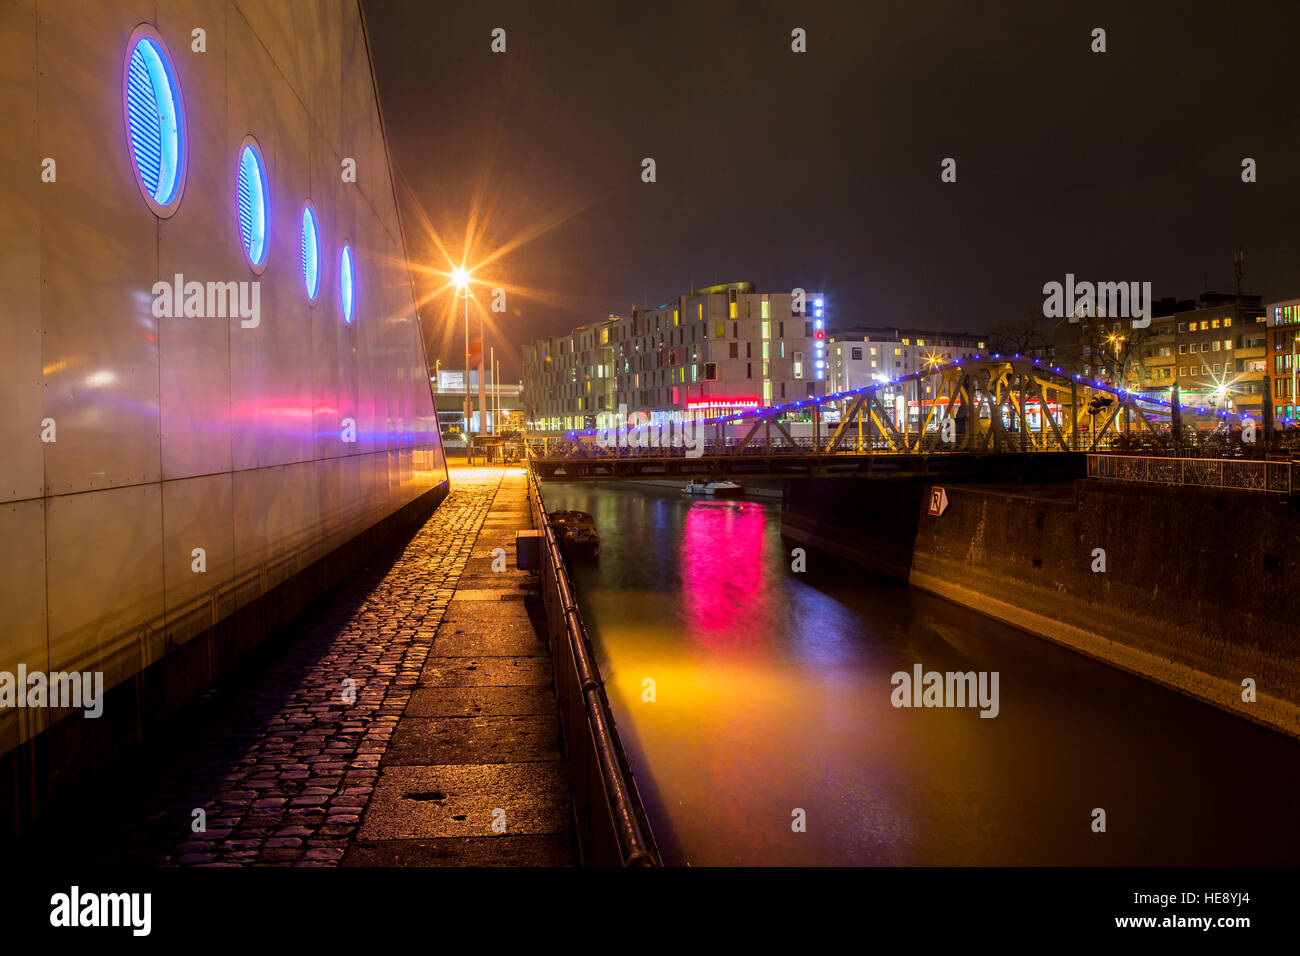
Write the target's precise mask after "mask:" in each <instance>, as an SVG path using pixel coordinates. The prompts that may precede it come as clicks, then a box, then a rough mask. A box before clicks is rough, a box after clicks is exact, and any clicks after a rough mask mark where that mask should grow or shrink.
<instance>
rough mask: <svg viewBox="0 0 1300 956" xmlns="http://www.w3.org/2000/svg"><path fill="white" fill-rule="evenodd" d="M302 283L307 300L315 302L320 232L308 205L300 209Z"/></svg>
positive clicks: (317, 288)
mask: <svg viewBox="0 0 1300 956" xmlns="http://www.w3.org/2000/svg"><path fill="white" fill-rule="evenodd" d="M302 281H303V284H304V285H305V286H306V287H307V298H309V299H311V301H313V302H315V301H316V293H317V292H319V291H320V231H319V230H318V229H317V228H316V213H314V212H313V211H312V208H311V204H310V203H308V204H307V205H306V206H303V207H302Z"/></svg>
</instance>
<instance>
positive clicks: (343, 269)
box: [339, 246, 353, 325]
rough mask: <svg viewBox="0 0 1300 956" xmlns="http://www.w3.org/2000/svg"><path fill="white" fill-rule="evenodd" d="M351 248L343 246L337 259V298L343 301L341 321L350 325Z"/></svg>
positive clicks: (351, 292) (351, 291) (351, 290)
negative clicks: (341, 253)
mask: <svg viewBox="0 0 1300 956" xmlns="http://www.w3.org/2000/svg"><path fill="white" fill-rule="evenodd" d="M352 286H353V279H352V247H351V246H344V247H343V255H342V256H340V257H339V297H340V298H341V299H342V301H343V321H344V322H346V323H348V324H349V325H351V324H352V294H353V288H352Z"/></svg>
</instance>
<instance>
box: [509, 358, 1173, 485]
mask: <svg viewBox="0 0 1300 956" xmlns="http://www.w3.org/2000/svg"><path fill="white" fill-rule="evenodd" d="M1171 409H1172V407H1171V403H1170V402H1169V400H1168V399H1163V398H1158V397H1154V396H1152V395H1150V394H1143V393H1138V392H1132V391H1127V390H1125V389H1122V388H1116V387H1115V386H1113V385H1110V384H1108V383H1106V382H1102V381H1094V380H1088V379H1085V378H1083V377H1082V376H1079V375H1070V374H1067V373H1066V372H1065V371H1063V370H1062V369H1061V368H1060V367H1059V366H1053V365H1051V364H1050V363H1047V362H1045V361H1043V360H1041V359H1031V358H1026V357H1022V356H1013V357H1011V358H1002V357H999V356H992V357H984V358H976V359H965V360H961V361H954V362H951V363H947V364H939V365H935V366H933V367H932V368H929V369H927V370H925V371H920V372H916V373H913V374H911V375H908V376H904V377H902V378H898V379H894V380H892V381H886V382H878V383H875V384H872V385H869V386H863V387H861V388H856V389H850V390H848V391H843V392H836V393H834V394H830V395H825V396H819V397H809V398H806V399H801V400H798V401H793V402H788V403H786V404H783V405H774V406H771V407H766V408H762V407H755V408H753V409H747V410H742V411H739V412H734V413H731V414H726V415H718V416H713V417H708V418H698V419H695V420H690V421H687V422H685V423H676V422H672V421H664V422H661V423H654V424H641V425H635V424H633V425H629V426H622V427H619V428H606V429H596V428H592V429H586V430H583V431H580V432H568V433H566V434H564V435H560V436H544V435H528V436H526V437H525V443H526V445H527V454H528V459H529V462H530V465H531V467H532V468H533V470H534V471H536V472H537V474H538V475H539V477H542V478H564V479H584V478H585V479H609V478H619V479H623V478H643V479H652V478H665V477H673V478H676V477H683V478H688V477H700V478H710V479H715V480H716V479H724V478H731V477H739V476H748V477H763V476H772V477H791V476H800V475H801V476H812V477H839V476H848V475H854V474H880V475H882V476H884V475H895V476H906V475H933V476H942V475H953V476H966V477H971V478H976V477H979V478H999V477H1000V478H1012V477H1034V478H1062V477H1072V476H1077V475H1080V474H1082V471H1083V468H1084V457H1085V455H1086V453H1087V452H1096V451H1104V450H1106V449H1108V448H1110V447H1111V446H1112V445H1114V444H1115V443H1116V441H1117V440H1119V439H1120V438H1121V437H1126V438H1129V439H1132V438H1135V437H1137V436H1138V435H1141V434H1143V433H1145V434H1147V435H1149V436H1151V437H1152V438H1153V439H1154V440H1155V441H1156V442H1161V443H1163V442H1166V441H1168V440H1169V437H1170V418H1171ZM801 433H803V434H801Z"/></svg>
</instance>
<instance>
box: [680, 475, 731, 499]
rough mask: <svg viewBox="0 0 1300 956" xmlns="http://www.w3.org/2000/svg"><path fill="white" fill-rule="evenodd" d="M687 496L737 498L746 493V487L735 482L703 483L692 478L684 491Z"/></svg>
mask: <svg viewBox="0 0 1300 956" xmlns="http://www.w3.org/2000/svg"><path fill="white" fill-rule="evenodd" d="M682 493H683V494H687V495H709V496H710V497H713V498H735V497H736V496H738V495H743V494H744V493H745V486H744V485H742V484H739V483H738V482H735V481H702V480H700V479H698V478H692V479H691V480H690V481H688V482H686V487H684V488H683V489H682Z"/></svg>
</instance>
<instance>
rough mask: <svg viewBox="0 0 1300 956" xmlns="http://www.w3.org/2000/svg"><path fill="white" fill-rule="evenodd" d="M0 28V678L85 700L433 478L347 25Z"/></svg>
mask: <svg viewBox="0 0 1300 956" xmlns="http://www.w3.org/2000/svg"><path fill="white" fill-rule="evenodd" d="M0 17H2V18H3V21H2V22H0V27H2V29H0V71H3V95H0V118H2V121H3V122H2V125H3V128H4V129H5V131H6V135H5V136H4V137H3V139H2V140H0V164H3V165H2V167H0V168H2V169H3V185H0V223H3V228H2V230H0V288H3V289H4V290H5V293H6V294H5V298H4V302H3V305H2V306H0V324H2V325H3V327H4V343H5V345H4V350H3V352H0V362H2V363H3V368H2V369H0V372H2V374H0V403H2V404H3V407H4V408H5V409H6V413H7V414H5V415H4V416H3V417H0V444H2V446H3V449H4V451H3V454H2V455H0V608H3V609H4V616H5V623H4V629H3V631H2V632H0V634H2V637H0V672H6V673H10V674H12V673H15V672H17V671H18V670H19V668H20V667H23V668H25V669H26V670H27V671H44V672H51V671H100V672H102V673H103V675H104V685H105V688H106V690H107V689H108V688H112V687H114V686H116V685H120V684H122V683H123V682H124V681H128V680H131V679H139V678H140V675H141V674H142V673H144V672H145V670H146V669H147V668H149V667H150V666H151V665H153V664H155V663H156V662H159V661H162V660H165V659H168V658H169V657H173V656H175V655H177V654H178V653H179V651H180V650H182V649H184V648H185V646H186V645H187V642H190V641H191V640H193V639H195V638H196V637H197V636H199V635H202V634H204V633H205V632H208V631H209V629H211V628H212V627H213V626H214V625H216V624H217V623H218V622H220V621H223V620H225V619H228V618H229V617H230V616H231V615H232V614H234V613H235V612H236V611H238V610H239V609H240V608H243V607H246V606H248V605H250V603H252V602H255V601H257V600H258V599H259V598H261V597H262V596H264V595H266V594H268V592H271V591H272V590H273V589H275V588H276V587H277V585H281V584H282V583H284V582H286V581H288V580H290V579H291V578H293V577H294V576H295V575H296V574H297V573H298V572H300V571H303V570H304V569H306V568H308V567H309V566H312V565H313V563H314V562H317V561H318V559H321V558H323V557H324V556H325V555H327V554H328V553H330V552H332V551H334V549H337V548H339V547H340V546H341V545H344V544H345V543H346V542H349V541H350V539H354V538H355V537H356V536H357V535H359V534H361V533H363V532H369V531H370V530H371V529H373V528H374V527H375V526H376V524H377V523H379V522H382V521H385V520H387V519H389V518H390V517H391V516H393V515H394V514H395V513H397V512H399V511H401V509H403V508H405V507H407V506H410V505H411V504H412V503H413V502H417V500H424V499H425V498H426V497H432V496H436V494H437V493H438V492H439V490H440V489H445V487H446V471H445V463H444V460H443V455H442V449H441V446H440V444H439V437H438V432H437V421H436V414H435V411H434V407H433V400H432V396H431V392H430V387H429V380H428V374H427V371H426V368H427V364H426V361H425V354H424V349H423V344H422V342H421V340H420V333H419V328H418V325H417V322H416V310H415V305H414V301H413V296H412V290H411V285H410V281H409V277H408V275H407V273H406V269H405V268H404V266H403V265H402V263H404V261H405V246H404V243H403V238H402V232H401V227H400V224H399V221H398V213H397V208H396V203H395V199H394V192H393V184H392V181H391V175H390V166H389V161H388V155H387V147H386V143H385V139H384V134H383V129H382V124H381V119H380V113H379V108H378V104H377V100H376V92H375V87H374V81H373V76H372V71H371V64H370V54H369V49H368V41H367V38H366V34H365V26H364V22H363V20H362V15H361V11H360V9H359V6H358V4H357V2H356V0H295V2H293V3H254V2H240V0H232V2H228V0H189V2H186V3H175V4H156V3H152V2H140V0H97V2H95V3H83V4H75V5H74V4H69V3H57V2H54V3H52V2H44V0H41V2H37V0H9V2H6V3H5V4H4V5H3V8H2V10H0ZM195 31H202V34H201V39H200V34H198V33H196V32H195ZM200 46H202V51H201V52H200V50H199V49H198V48H199V47H200ZM38 65H39V82H38ZM353 162H354V163H355V171H356V175H355V181H345V179H346V178H347V177H346V171H347V169H348V168H349V166H350V165H351V163H353ZM308 209H310V210H311V215H310V216H308V214H307V210H308ZM309 220H310V222H309ZM345 249H346V251H345ZM214 285H215V287H216V295H215V296H214V294H213V288H214ZM169 290H170V291H169ZM227 293H228V297H227ZM241 296H242V298H241ZM253 306H256V309H254V308H253ZM232 313H234V314H232ZM281 603H284V602H281ZM235 640H236V643H237V642H238V637H236V638H235ZM208 656H209V657H216V656H219V655H217V654H216V652H215V651H214V652H213V654H211V655H208ZM190 657H191V658H192V659H193V661H196V662H197V661H199V660H200V658H201V657H202V655H199V656H197V657H196V656H195V655H190ZM202 659H203V660H204V661H205V662H204V663H203V664H202V667H203V668H207V669H209V670H210V669H211V668H212V667H214V666H216V665H212V664H210V663H208V662H207V658H202ZM187 666H189V665H187ZM193 666H195V667H198V666H199V665H198V664H197V663H195V664H194V665H193ZM204 676H206V675H200V674H198V673H196V672H189V671H187V672H185V673H183V674H181V675H180V682H181V683H182V684H185V685H187V686H189V685H193V684H194V683H196V682H198V683H200V684H201V682H202V680H203V679H204ZM192 689H193V688H192V687H191V690H192ZM138 696H140V697H141V698H142V699H143V698H144V697H145V696H146V695H145V694H144V693H143V691H141V693H140V694H139V695H138ZM66 714H67V712H66V711H63V712H58V711H54V710H50V709H48V708H47V709H17V708H12V707H8V708H4V709H0V754H5V753H8V752H10V751H13V750H14V748H15V747H17V746H18V745H19V744H20V743H22V742H23V741H27V740H30V739H32V738H33V736H34V735H38V734H39V733H40V732H41V731H43V730H45V729H46V728H47V727H48V726H50V725H51V724H52V723H53V722H54V721H55V720H56V719H57V718H59V717H63V716H66ZM109 716H110V715H109V714H107V713H106V715H105V718H108V717H109ZM73 718H74V719H75V720H77V721H80V720H82V719H83V718H82V716H81V715H80V714H78V713H75V712H74V714H73ZM70 722H71V719H70V720H68V721H64V723H70ZM88 723H89V721H88ZM15 789H17V788H15Z"/></svg>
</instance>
